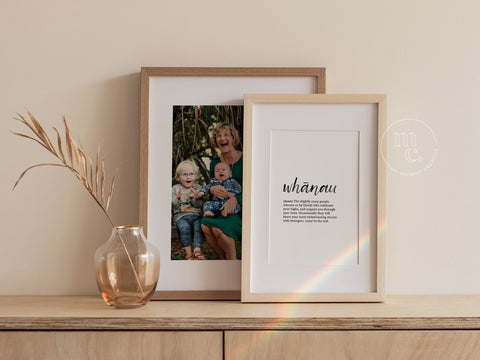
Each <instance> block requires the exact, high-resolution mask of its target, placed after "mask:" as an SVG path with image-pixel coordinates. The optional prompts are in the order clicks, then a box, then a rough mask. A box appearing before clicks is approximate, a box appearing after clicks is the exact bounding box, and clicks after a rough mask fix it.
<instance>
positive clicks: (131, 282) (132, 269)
mask: <svg viewBox="0 0 480 360" xmlns="http://www.w3.org/2000/svg"><path fill="white" fill-rule="evenodd" d="M159 271H160V255H159V253H158V250H157V249H156V248H155V246H154V245H153V244H151V243H150V242H148V241H147V239H145V236H144V235H143V228H142V227H141V226H116V227H115V228H113V230H112V234H111V236H110V239H109V240H108V241H107V242H106V243H105V244H103V245H102V246H101V247H99V248H98V249H97V251H96V252H95V272H96V277H97V285H98V288H99V289H100V292H101V294H102V297H103V299H104V300H105V302H106V303H107V304H108V305H110V306H113V307H117V308H132V307H138V306H142V305H145V304H146V303H147V302H148V301H149V300H150V298H151V297H152V295H153V294H154V293H155V289H156V287H157V282H158V277H159Z"/></svg>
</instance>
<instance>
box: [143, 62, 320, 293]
mask: <svg viewBox="0 0 480 360" xmlns="http://www.w3.org/2000/svg"><path fill="white" fill-rule="evenodd" d="M141 76H142V80H141V87H142V94H141V151H140V194H139V196H140V210H139V212H140V224H141V225H143V227H144V229H145V232H146V235H147V237H148V239H149V240H150V241H151V242H153V243H154V244H156V245H157V247H158V248H159V251H160V255H161V269H160V278H159V282H158V286H157V289H156V290H157V291H156V294H155V296H154V298H156V299H240V288H241V281H240V276H241V260H242V245H241V244H242V241H243V235H242V217H243V187H242V186H243V184H242V182H243V159H244V157H243V148H244V141H245V135H244V134H243V111H244V109H243V96H244V94H245V93H259V94H264V93H278V94H280V93H284V94H287V93H295V94H315V93H319V92H325V69H324V68H142V74H141Z"/></svg>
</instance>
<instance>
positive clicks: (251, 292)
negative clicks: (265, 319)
mask: <svg viewBox="0 0 480 360" xmlns="http://www.w3.org/2000/svg"><path fill="white" fill-rule="evenodd" d="M244 104H245V105H244V106H245V108H244V111H245V127H244V134H243V135H244V147H243V151H244V152H243V156H244V169H245V172H244V178H243V230H242V231H243V233H242V236H243V238H242V246H243V250H242V251H243V252H242V254H243V260H242V301H244V302H381V301H383V300H384V293H385V291H384V263H385V222H386V213H385V182H386V166H385V163H384V161H383V160H381V157H380V156H379V154H380V153H381V150H382V149H381V148H380V147H381V146H382V147H385V146H386V144H385V142H381V141H380V139H381V136H382V134H383V132H384V131H385V117H386V97H385V96H384V95H245V102H244Z"/></svg>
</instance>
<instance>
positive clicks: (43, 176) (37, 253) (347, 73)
mask: <svg viewBox="0 0 480 360" xmlns="http://www.w3.org/2000/svg"><path fill="white" fill-rule="evenodd" d="M479 12H480V5H479V3H478V2H477V1H473V0H466V1H459V2H456V3H455V2H454V1H443V0H441V1H438V0H422V1H418V0H405V1H390V0H387V1H385V0H365V1H355V0H339V1H324V0H320V1H319V0H297V1H291V0H289V1H283V0H276V1H270V0H244V1H226V0H205V1H193V0H183V1H179V0H177V1H166V0H160V1H158V0H157V1H150V0H137V1H126V0H116V1H106V0H100V1H98V0H95V1H93V0H84V1H69V0H67V1H59V0H43V1H33V0H2V1H1V4H0V60H1V66H0V118H1V119H2V121H1V122H0V124H1V125H0V127H1V128H0V146H1V149H2V151H1V155H0V156H1V179H0V180H1V182H0V185H1V186H0V192H1V193H0V194H1V195H0V196H1V202H0V209H1V214H0V219H1V225H2V227H1V241H2V246H1V248H0V274H1V276H0V294H2V295H4V294H6V295H16V294H41V295H43V294H96V293H97V289H96V284H95V279H94V272H93V264H92V257H93V253H94V251H95V249H96V248H97V247H98V246H99V245H100V244H101V243H102V242H103V241H105V240H106V238H107V237H108V236H109V233H110V230H109V226H108V223H107V222H106V220H105V219H104V218H103V217H102V215H101V214H100V213H99V211H98V209H97V208H96V206H95V204H94V203H93V202H92V200H91V199H90V198H88V196H86V194H85V193H84V190H83V189H81V188H80V186H79V184H78V183H77V182H75V181H74V180H73V178H72V176H71V175H70V174H68V173H66V172H65V171H63V169H53V168H51V169H47V168H44V169H36V170H34V173H32V174H30V175H27V176H26V177H25V179H24V181H23V183H22V184H21V185H20V187H19V188H18V189H17V190H16V191H15V192H13V193H12V192H11V191H10V188H11V186H12V185H13V183H14V182H15V180H16V178H17V176H18V175H19V173H20V172H21V171H22V170H23V169H24V168H25V167H27V166H28V165H30V164H34V163H36V162H48V161H50V160H51V159H50V158H49V157H48V155H47V154H46V153H43V152H40V151H38V150H39V148H38V146H35V145H33V144H30V143H28V142H26V141H22V140H21V139H19V138H16V137H14V136H13V135H11V134H9V132H8V130H9V129H16V130H18V129H20V126H19V124H16V123H15V122H14V121H13V120H10V119H11V118H12V117H13V116H14V114H15V113H16V112H24V108H25V107H27V108H28V109H30V110H31V111H32V112H33V113H34V114H35V115H36V116H37V117H38V118H39V119H40V120H41V121H42V122H43V123H44V124H46V125H48V126H49V127H51V126H60V122H61V116H62V115H63V114H65V115H66V116H67V118H68V119H69V122H70V125H71V127H72V129H73V132H74V133H75V134H76V135H78V136H79V137H80V138H81V139H82V143H83V145H84V146H85V147H86V148H87V149H88V150H89V151H90V152H95V150H96V144H97V143H99V142H102V141H103V144H104V148H105V149H106V153H107V155H108V157H107V160H106V161H107V166H108V169H109V170H112V169H114V168H115V167H118V169H119V174H118V176H119V179H118V187H117V189H116V193H115V196H114V199H113V203H112V206H113V217H114V219H115V221H116V223H119V224H124V223H136V222H137V216H138V204H137V202H138V191H137V189H138V170H139V166H138V158H139V151H138V149H139V112H140V109H139V96H140V94H139V92H140V77H139V71H140V67H141V66H325V67H326V68H327V92H329V93H386V94H388V121H389V123H390V124H391V123H393V122H395V121H397V120H400V119H403V118H415V119H418V120H421V121H423V122H425V123H426V124H428V125H429V126H430V127H431V128H432V129H433V131H434V133H435V135H436V137H437V139H438V149H439V157H438V159H437V160H436V161H435V163H434V165H433V167H431V168H430V169H429V170H428V171H426V172H424V173H422V174H420V175H418V176H413V177H404V176H401V175H398V174H396V173H394V172H392V171H389V174H388V188H387V196H388V244H387V274H386V280H387V293H388V294H424V293H428V294H449V293H458V294H462V293H470V294H474V293H476V294H480V281H478V273H479V265H478V264H479V255H478V254H479V253H480V241H479V232H478V225H477V224H478V219H479V218H480V208H479V206H478V203H479V200H480V199H479V198H480V190H479V186H478V185H479V180H480V179H479V175H480V162H479V161H478V157H477V153H478V152H479V149H478V145H477V143H476V140H477V137H478V134H479V132H480V121H479V111H478V105H477V104H478V101H479V98H480V75H479V70H478V69H479V64H480V47H479V45H478V44H479V42H478V38H477V37H478V34H479V33H480V23H479V22H478V13H479ZM392 151H393V149H392V147H391V146H390V147H389V152H392Z"/></svg>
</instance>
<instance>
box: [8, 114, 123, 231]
mask: <svg viewBox="0 0 480 360" xmlns="http://www.w3.org/2000/svg"><path fill="white" fill-rule="evenodd" d="M27 113H28V117H29V118H30V119H27V118H26V117H24V116H22V115H21V114H17V115H18V118H14V120H17V121H19V122H21V123H22V124H24V125H25V126H27V127H28V129H29V130H30V131H31V132H32V133H33V134H31V135H27V134H23V133H19V132H15V131H11V132H12V134H14V135H17V136H20V137H23V138H26V139H30V140H33V141H35V142H36V143H38V144H40V145H41V146H42V147H43V148H45V149H46V150H47V151H48V152H49V153H51V154H52V155H53V156H55V158H56V159H57V160H58V162H57V163H42V164H36V165H32V166H30V167H28V168H27V169H25V170H24V171H23V172H22V173H21V174H20V176H19V178H18V180H17V181H16V183H15V185H13V188H12V191H13V190H15V188H16V187H17V185H18V184H19V182H20V180H22V179H23V177H24V176H25V174H26V173H27V172H29V171H30V170H32V169H34V168H37V167H40V166H59V167H64V168H67V169H69V170H70V171H71V172H72V173H73V174H74V175H75V177H76V178H77V179H78V180H80V182H81V183H82V184H83V186H84V187H85V189H86V190H87V191H88V193H89V194H90V195H91V196H92V197H93V199H94V200H95V202H96V203H97V204H98V206H100V208H101V209H102V211H103V213H104V214H105V215H106V216H107V218H108V221H109V222H110V224H111V225H112V227H114V226H115V225H114V223H113V221H112V219H111V218H110V215H109V214H108V208H109V206H110V200H111V199H112V193H113V189H114V186H115V177H116V174H115V175H114V176H113V178H112V181H111V183H110V186H109V189H108V194H107V192H106V191H105V185H106V176H105V158H101V156H100V150H101V149H100V148H101V146H100V145H99V146H98V149H97V154H96V157H95V161H93V160H92V158H91V157H90V156H89V155H88V154H87V152H86V151H85V149H84V148H83V146H82V145H81V143H80V141H79V142H78V144H77V142H76V141H75V139H74V138H73V136H72V133H71V132H70V129H69V127H68V124H67V121H66V120H65V116H64V117H63V125H64V127H65V131H64V136H63V139H62V136H61V135H60V131H58V130H57V129H56V128H55V127H54V128H53V130H54V131H55V133H56V139H55V140H56V141H55V142H56V146H55V145H54V142H52V140H50V138H49V136H48V135H47V132H46V131H45V130H44V129H43V127H42V126H41V125H40V123H39V122H38V121H37V119H35V117H34V116H33V115H32V114H31V113H30V112H29V111H27ZM100 158H101V159H100Z"/></svg>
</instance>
